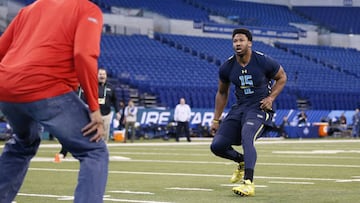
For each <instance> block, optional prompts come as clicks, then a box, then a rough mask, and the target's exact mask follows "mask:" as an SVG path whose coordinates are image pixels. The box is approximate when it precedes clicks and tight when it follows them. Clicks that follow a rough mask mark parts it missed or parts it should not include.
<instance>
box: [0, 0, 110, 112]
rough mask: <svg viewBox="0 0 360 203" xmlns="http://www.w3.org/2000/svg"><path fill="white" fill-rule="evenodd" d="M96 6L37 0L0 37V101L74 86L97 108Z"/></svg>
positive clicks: (37, 96)
mask: <svg viewBox="0 0 360 203" xmlns="http://www.w3.org/2000/svg"><path fill="white" fill-rule="evenodd" d="M102 25H103V17H102V13H101V10H100V9H99V8H98V7H97V6H96V5H95V4H93V3H91V2H89V1H88V0H65V1H58V0H37V1H35V2H34V3H33V4H31V5H29V6H27V7H25V8H23V9H21V10H20V11H19V13H18V15H17V16H16V17H15V18H14V19H13V21H12V22H11V24H10V25H9V26H8V28H7V29H6V31H5V32H4V33H3V35H2V36H1V37H0V61H1V62H0V101H5V102H16V103H23V102H34V101H37V100H41V99H45V98H49V97H54V96H58V95H62V94H65V93H68V92H71V91H74V90H76V89H77V87H78V85H79V83H80V85H81V87H82V88H83V90H84V93H85V97H86V100H87V103H88V105H89V108H90V110H91V111H95V110H98V109H99V104H98V79H97V70H98V64H97V59H98V57H99V54H100V38H101V31H102Z"/></svg>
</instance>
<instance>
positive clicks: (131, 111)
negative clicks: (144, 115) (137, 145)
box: [124, 99, 138, 142]
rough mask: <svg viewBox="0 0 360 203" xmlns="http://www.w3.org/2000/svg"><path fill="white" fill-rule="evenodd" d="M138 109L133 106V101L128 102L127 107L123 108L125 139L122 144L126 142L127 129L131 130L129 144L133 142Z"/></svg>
mask: <svg viewBox="0 0 360 203" xmlns="http://www.w3.org/2000/svg"><path fill="white" fill-rule="evenodd" d="M137 112H138V109H137V107H136V106H135V104H134V101H133V100H131V99H130V100H129V103H128V105H127V106H126V107H125V120H126V121H125V139H124V142H126V138H127V135H128V132H129V128H131V142H134V138H135V123H136V115H137Z"/></svg>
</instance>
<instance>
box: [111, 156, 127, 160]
mask: <svg viewBox="0 0 360 203" xmlns="http://www.w3.org/2000/svg"><path fill="white" fill-rule="evenodd" d="M109 160H110V161H127V160H131V158H129V157H125V156H110V157H109Z"/></svg>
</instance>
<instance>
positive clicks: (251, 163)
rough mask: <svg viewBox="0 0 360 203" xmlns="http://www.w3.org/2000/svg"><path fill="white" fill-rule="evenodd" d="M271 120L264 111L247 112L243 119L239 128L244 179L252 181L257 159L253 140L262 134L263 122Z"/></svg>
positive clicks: (266, 122)
mask: <svg viewBox="0 0 360 203" xmlns="http://www.w3.org/2000/svg"><path fill="white" fill-rule="evenodd" d="M270 121H271V116H270V114H268V113H265V112H262V111H261V112H260V111H259V112H258V111H253V112H247V114H246V117H245V121H244V124H243V127H242V130H241V134H242V147H243V151H244V161H245V176H244V179H245V180H247V179H249V180H251V181H253V176H254V168H255V164H256V159H257V152H256V148H255V145H254V143H255V140H256V139H257V138H258V137H260V136H261V135H262V133H263V132H264V129H265V124H268V123H269V122H270Z"/></svg>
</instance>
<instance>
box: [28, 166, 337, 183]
mask: <svg viewBox="0 0 360 203" xmlns="http://www.w3.org/2000/svg"><path fill="white" fill-rule="evenodd" d="M29 170H33V171H36V170H37V171H56V172H78V171H79V170H75V169H51V168H29ZM110 173H111V174H132V175H159V176H188V177H216V178H228V177H229V176H230V175H219V174H192V173H160V172H145V171H139V172H134V171H109V174H110ZM255 178H258V179H277V180H307V181H337V180H342V179H334V178H302V177H300V178H299V177H274V176H271V177H270V176H255Z"/></svg>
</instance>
